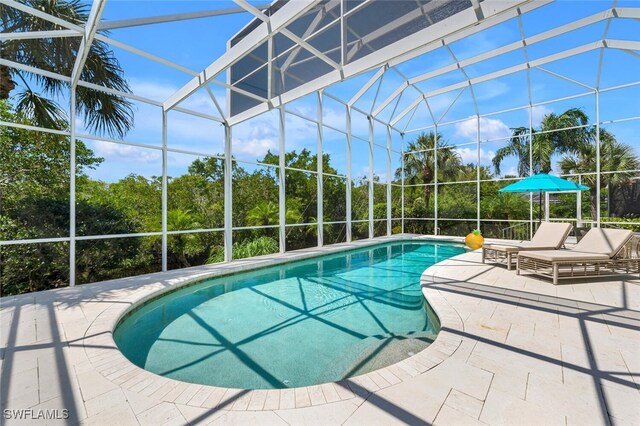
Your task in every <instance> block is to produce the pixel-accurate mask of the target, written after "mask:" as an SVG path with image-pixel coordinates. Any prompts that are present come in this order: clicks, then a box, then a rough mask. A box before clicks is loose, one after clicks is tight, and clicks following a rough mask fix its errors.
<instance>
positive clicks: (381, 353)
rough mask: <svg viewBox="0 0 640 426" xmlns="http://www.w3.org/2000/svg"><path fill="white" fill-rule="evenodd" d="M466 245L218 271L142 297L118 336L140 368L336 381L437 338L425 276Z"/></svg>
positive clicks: (183, 375)
mask: <svg viewBox="0 0 640 426" xmlns="http://www.w3.org/2000/svg"><path fill="white" fill-rule="evenodd" d="M464 251H465V249H464V248H463V247H462V246H461V245H458V244H454V243H435V242H429V241H424V242H418V241H415V240H412V241H410V242H409V241H405V242H393V243H387V244H382V245H376V246H370V247H367V248H362V249H357V250H353V251H348V252H342V253H338V254H332V255H326V256H321V257H316V258H313V259H308V260H304V261H297V262H293V263H288V264H284V265H280V266H273V267H268V268H264V269H258V270H254V271H250V272H243V273H238V274H233V275H228V276H223V277H218V278H214V279H211V280H208V281H204V282H201V283H198V284H195V285H192V286H188V287H185V288H182V289H180V290H177V291H174V292H171V293H169V294H167V295H165V296H161V297H159V298H158V299H156V300H153V301H151V302H149V303H147V304H145V305H143V306H142V307H141V308H139V309H137V310H135V311H134V312H133V313H132V314H131V315H129V316H128V317H126V318H125V319H124V320H123V321H122V322H121V323H120V324H119V325H118V327H117V328H116V331H115V335H114V338H115V341H116V343H117V345H118V347H119V348H120V350H121V351H122V352H123V353H124V355H125V356H126V357H127V358H128V359H129V360H131V361H132V362H133V363H134V364H136V365H138V366H139V367H142V368H145V369H146V370H149V371H151V372H153V373H156V374H159V375H162V376H166V377H170V378H173V379H177V380H182V381H186V382H191V383H199V384H207V385H214V386H221V387H232V388H243V389H273V388H286V387H297V386H307V385H313V384H319V383H326V382H331V381H338V380H341V379H343V378H346V377H349V376H354V375H358V374H363V373H366V372H368V371H372V370H376V369H379V368H382V367H385V366H387V365H390V364H393V363H396V362H398V361H400V360H402V359H404V358H407V357H409V356H411V355H413V354H415V353H417V352H419V351H421V350H423V349H424V348H425V347H427V346H428V345H429V344H430V343H431V342H432V341H433V339H434V338H435V336H436V334H437V332H438V328H439V324H438V321H437V318H436V316H435V315H434V314H433V311H431V308H430V307H429V306H428V305H427V304H426V303H425V301H424V298H423V296H422V292H421V290H420V275H421V274H422V272H423V271H424V270H425V269H426V268H427V267H428V266H430V265H432V264H434V263H436V262H440V261H442V260H444V259H447V258H449V257H451V256H455V255H457V254H460V253H463V252H464Z"/></svg>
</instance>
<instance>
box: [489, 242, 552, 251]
mask: <svg viewBox="0 0 640 426" xmlns="http://www.w3.org/2000/svg"><path fill="white" fill-rule="evenodd" d="M482 248H485V249H488V250H497V251H504V252H507V253H509V252H511V253H517V252H519V251H522V250H553V249H555V247H554V246H550V245H549V244H546V245H544V246H542V245H540V244H535V243H534V242H532V241H523V242H521V243H513V244H485V245H483V246H482Z"/></svg>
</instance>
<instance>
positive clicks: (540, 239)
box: [482, 222, 572, 270]
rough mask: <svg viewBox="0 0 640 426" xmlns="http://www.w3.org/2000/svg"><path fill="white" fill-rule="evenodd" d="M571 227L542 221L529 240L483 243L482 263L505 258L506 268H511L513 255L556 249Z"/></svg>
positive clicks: (566, 224)
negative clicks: (527, 251) (522, 252)
mask: <svg viewBox="0 0 640 426" xmlns="http://www.w3.org/2000/svg"><path fill="white" fill-rule="evenodd" d="M571 229H572V226H571V224H570V223H552V222H543V223H541V224H540V227H539V228H538V230H537V231H536V233H535V234H534V236H533V238H532V239H531V241H522V242H514V243H506V244H485V245H484V246H483V247H482V263H485V260H488V261H493V262H502V261H503V260H506V262H507V269H509V270H511V262H512V259H513V256H514V255H517V254H518V253H519V252H521V251H525V250H557V249H559V248H560V247H562V245H563V244H564V242H565V240H566V239H567V237H568V236H569V233H570V232H571Z"/></svg>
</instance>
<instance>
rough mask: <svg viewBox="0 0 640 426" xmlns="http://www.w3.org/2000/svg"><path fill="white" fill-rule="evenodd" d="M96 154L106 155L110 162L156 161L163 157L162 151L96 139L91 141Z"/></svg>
mask: <svg viewBox="0 0 640 426" xmlns="http://www.w3.org/2000/svg"><path fill="white" fill-rule="evenodd" d="M91 145H92V147H93V150H94V152H95V154H96V155H97V156H99V157H105V158H106V159H107V161H108V162H111V161H119V162H126V163H136V164H138V163H145V164H149V163H155V162H158V161H160V159H161V158H162V156H161V154H160V151H157V150H151V149H146V148H138V147H135V146H131V145H121V144H117V143H112V142H103V141H95V142H92V143H91Z"/></svg>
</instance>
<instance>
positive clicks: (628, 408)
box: [1, 237, 640, 425]
mask: <svg viewBox="0 0 640 426" xmlns="http://www.w3.org/2000/svg"><path fill="white" fill-rule="evenodd" d="M392 238H393V237H392ZM367 244H370V242H356V243H352V244H340V245H336V246H331V247H324V248H320V249H307V250H302V251H299V252H297V253H288V254H286V255H284V257H283V256H274V257H269V256H267V257H265V258H260V259H259V260H244V261H236V262H232V263H230V264H223V265H210V266H203V267H197V268H193V269H191V270H189V274H185V273H184V272H185V271H180V272H173V273H168V274H167V273H164V274H151V275H146V276H141V277H135V278H128V279H120V280H114V281H109V282H103V283H99V284H92V285H86V286H82V287H77V288H69V289H59V290H51V291H46V292H39V293H35V294H27V295H21V296H16V297H12V298H3V299H2V301H1V303H2V305H1V307H2V323H1V326H2V330H3V331H6V332H4V333H3V342H2V346H3V347H4V348H5V349H4V350H3V356H2V369H3V372H4V374H3V376H2V384H1V386H2V389H3V407H6V408H7V409H12V408H27V407H29V408H31V409H33V410H39V409H58V410H62V409H68V410H69V416H70V417H69V419H70V420H69V421H70V422H71V423H76V422H78V421H79V422H81V423H82V424H107V423H110V424H115V423H117V424H119V425H125V424H143V425H145V424H147V425H158V424H186V423H190V424H247V423H260V424H282V425H285V424H296V425H297V424H354V425H355V424H367V425H371V424H395V423H398V424H402V423H409V424H496V425H498V424H514V423H520V424H522V423H524V424H553V425H555V424H563V425H564V424H576V425H586V424H608V423H611V424H637V423H638V421H640V410H639V409H638V407H640V393H639V391H638V389H639V386H640V382H639V380H640V373H639V372H640V365H639V364H638V360H639V359H640V356H639V355H640V279H639V278H638V277H631V276H620V278H619V279H616V280H611V281H603V280H595V281H592V282H588V283H585V282H580V283H569V284H564V285H559V286H553V285H552V284H550V283H548V282H545V281H540V280H538V279H536V278H531V277H524V276H516V275H515V271H507V270H506V269H505V268H504V267H502V266H491V265H483V264H482V263H480V253H479V252H469V253H466V254H463V255H459V256H456V257H455V258H452V259H450V260H448V261H445V262H441V263H440V264H437V265H434V266H433V267H431V268H429V269H428V270H427V271H425V273H424V274H423V279H422V284H423V293H424V295H425V297H426V298H427V300H429V302H430V303H431V304H432V306H433V307H434V309H435V310H436V312H437V313H438V315H439V317H440V319H441V322H442V331H441V332H440V334H439V335H438V338H437V339H436V341H435V343H434V344H432V345H431V346H429V347H428V348H427V349H425V350H424V351H422V352H421V353H419V354H416V355H415V356H413V357H411V358H408V359H406V360H404V361H402V362H400V363H398V364H395V365H392V366H390V367H387V368H384V369H382V370H378V371H374V372H372V373H368V374H366V375H363V376H358V377H354V378H351V379H347V380H344V381H342V382H338V383H333V384H331V383H330V384H324V385H320V386H311V387H306V388H296V389H285V390H269V391H267V390H257V391H256V390H254V391H243V390H237V389H223V388H215V387H210V386H201V385H194V384H186V383H180V382H177V381H174V380H171V379H167V378H163V377H160V376H156V375H153V374H151V373H149V372H146V371H144V370H141V369H139V368H137V367H135V366H133V365H132V364H130V363H129V362H128V361H127V360H126V359H125V358H124V357H123V356H122V355H121V354H120V353H119V352H118V351H117V349H116V348H115V344H114V343H113V339H112V337H111V330H112V327H113V325H114V321H115V320H116V319H117V318H118V317H119V315H120V314H121V313H122V312H123V311H124V310H126V309H127V308H128V307H129V306H131V304H132V303H134V302H136V301H140V300H143V299H144V298H145V297H147V296H148V295H149V294H150V293H153V292H155V291H158V290H161V289H165V290H166V289H167V288H168V287H172V286H175V285H180V284H181V283H182V284H184V283H185V277H186V276H189V277H190V278H193V277H197V276H203V275H204V274H206V275H211V274H216V273H220V272H223V271H224V270H228V268H240V269H243V268H248V267H251V266H252V265H256V264H260V263H261V262H274V261H276V262H282V261H290V260H294V259H298V258H302V257H305V256H310V255H313V254H317V253H318V252H328V251H333V250H336V249H340V248H344V246H345V245H346V246H363V245H367ZM7 424H12V422H11V421H7Z"/></svg>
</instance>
